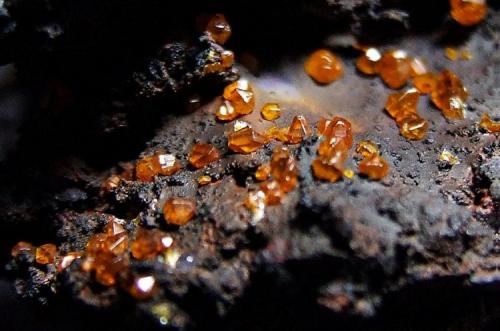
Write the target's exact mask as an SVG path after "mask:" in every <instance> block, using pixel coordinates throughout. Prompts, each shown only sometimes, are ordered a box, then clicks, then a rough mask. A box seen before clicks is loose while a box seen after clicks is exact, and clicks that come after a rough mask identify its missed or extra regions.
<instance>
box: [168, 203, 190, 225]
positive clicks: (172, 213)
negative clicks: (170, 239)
mask: <svg viewBox="0 0 500 331" xmlns="http://www.w3.org/2000/svg"><path fill="white" fill-rule="evenodd" d="M195 212H196V203H195V202H194V201H193V200H191V199H186V198H172V199H169V200H167V201H166V202H165V206H164V207H163V217H164V218H165V221H167V223H168V224H174V225H178V226H181V225H184V224H186V223H187V222H189V221H190V220H191V219H192V218H193V216H194V214H195Z"/></svg>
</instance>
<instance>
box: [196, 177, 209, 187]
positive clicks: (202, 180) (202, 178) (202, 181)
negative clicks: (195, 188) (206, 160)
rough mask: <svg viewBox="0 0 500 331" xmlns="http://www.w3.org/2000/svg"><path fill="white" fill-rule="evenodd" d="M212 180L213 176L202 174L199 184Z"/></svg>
mask: <svg viewBox="0 0 500 331" xmlns="http://www.w3.org/2000/svg"><path fill="white" fill-rule="evenodd" d="M211 182H212V178H211V177H210V176H207V175H203V176H200V177H198V185H201V186H203V185H208V184H210V183H211Z"/></svg>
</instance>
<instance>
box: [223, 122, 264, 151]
mask: <svg viewBox="0 0 500 331" xmlns="http://www.w3.org/2000/svg"><path fill="white" fill-rule="evenodd" d="M266 143H267V139H266V137H265V136H263V135H261V134H260V133H258V132H256V131H255V130H254V129H252V128H249V127H247V128H244V129H241V130H239V131H236V132H231V133H230V134H229V136H228V147H229V149H230V150H232V151H233V152H236V153H244V154H248V153H252V152H254V151H256V150H258V149H259V148H261V147H262V146H264V145H265V144H266Z"/></svg>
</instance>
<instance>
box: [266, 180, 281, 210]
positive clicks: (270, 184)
mask: <svg viewBox="0 0 500 331" xmlns="http://www.w3.org/2000/svg"><path fill="white" fill-rule="evenodd" d="M260 190H261V191H262V192H264V194H265V196H266V205H269V206H270V205H277V204H280V203H281V200H282V199H283V197H284V192H283V191H282V190H281V186H280V184H279V183H278V182H277V181H276V180H274V179H271V180H268V181H265V182H263V183H261V184H260Z"/></svg>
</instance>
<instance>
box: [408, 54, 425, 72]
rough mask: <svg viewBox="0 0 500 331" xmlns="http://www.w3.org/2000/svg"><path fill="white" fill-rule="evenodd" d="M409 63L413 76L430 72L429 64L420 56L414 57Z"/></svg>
mask: <svg viewBox="0 0 500 331" xmlns="http://www.w3.org/2000/svg"><path fill="white" fill-rule="evenodd" d="M409 63H410V76H411V77H415V76H419V75H423V74H426V73H427V72H428V70H427V66H426V65H425V63H424V61H423V60H422V59H420V58H418V57H414V58H412V59H411V60H410V62H409Z"/></svg>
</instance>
